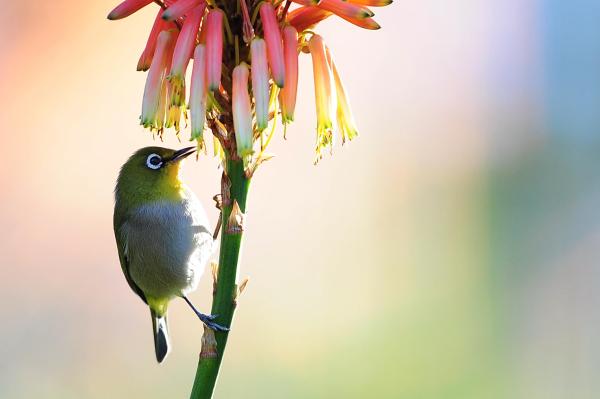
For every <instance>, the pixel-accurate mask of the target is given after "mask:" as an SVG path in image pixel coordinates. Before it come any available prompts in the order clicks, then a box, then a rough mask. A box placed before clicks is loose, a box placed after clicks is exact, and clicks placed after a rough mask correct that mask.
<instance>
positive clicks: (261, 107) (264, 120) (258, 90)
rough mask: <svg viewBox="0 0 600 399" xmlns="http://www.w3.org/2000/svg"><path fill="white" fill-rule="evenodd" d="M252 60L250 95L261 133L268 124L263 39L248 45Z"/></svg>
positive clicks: (265, 63)
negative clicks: (252, 98) (252, 97)
mask: <svg viewBox="0 0 600 399" xmlns="http://www.w3.org/2000/svg"><path fill="white" fill-rule="evenodd" d="M250 56H251V58H252V66H251V73H252V94H254V104H255V108H256V111H255V114H256V127H257V128H258V130H260V131H262V130H265V129H266V128H267V125H268V124H269V67H268V65H267V45H266V43H265V41H264V40H263V39H260V38H255V39H253V40H252V42H251V43H250Z"/></svg>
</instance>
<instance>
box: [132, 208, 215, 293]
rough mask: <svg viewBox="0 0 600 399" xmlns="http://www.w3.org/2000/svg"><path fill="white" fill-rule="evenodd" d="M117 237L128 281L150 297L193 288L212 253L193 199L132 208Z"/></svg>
mask: <svg viewBox="0 0 600 399" xmlns="http://www.w3.org/2000/svg"><path fill="white" fill-rule="evenodd" d="M122 236H123V238H124V239H125V241H126V244H127V256H128V258H129V263H130V274H131V277H132V279H133V280H134V282H135V283H136V284H137V285H138V286H139V287H140V288H141V289H142V291H144V293H145V294H146V295H147V296H150V297H157V298H161V297H167V296H176V295H181V294H182V293H183V294H185V293H186V292H188V291H190V290H193V289H195V288H196V285H197V284H198V280H199V278H200V276H201V275H202V273H203V271H204V266H205V264H206V262H207V260H208V258H209V257H210V254H211V252H212V249H211V248H212V235H211V232H210V227H209V224H208V220H207V218H206V215H205V213H204V210H203V208H202V206H201V205H200V203H199V202H198V201H197V200H196V199H195V198H191V199H190V198H184V199H182V200H181V201H176V202H173V201H163V202H154V203H150V204H146V205H143V206H140V207H138V208H136V209H135V210H133V211H132V212H131V213H130V215H128V218H127V222H126V223H125V224H124V226H123V232H122Z"/></svg>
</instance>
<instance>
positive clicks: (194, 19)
mask: <svg viewBox="0 0 600 399" xmlns="http://www.w3.org/2000/svg"><path fill="white" fill-rule="evenodd" d="M180 1H181V0H180ZM178 3H179V2H178ZM178 3H175V4H178ZM205 7H206V3H203V4H201V5H199V6H196V7H195V8H194V9H192V10H190V12H189V13H188V14H187V17H186V18H185V21H184V23H183V27H182V28H181V33H180V34H179V37H178V38H177V44H175V50H174V52H173V62H172V66H171V74H170V75H169V81H170V82H171V86H172V89H173V94H172V96H171V105H177V106H182V105H184V103H185V71H186V69H187V66H188V63H189V62H190V58H191V57H192V52H193V51H194V44H195V43H196V36H197V35H198V29H200V21H202V16H203V15H204V9H205ZM167 11H168V10H167Z"/></svg>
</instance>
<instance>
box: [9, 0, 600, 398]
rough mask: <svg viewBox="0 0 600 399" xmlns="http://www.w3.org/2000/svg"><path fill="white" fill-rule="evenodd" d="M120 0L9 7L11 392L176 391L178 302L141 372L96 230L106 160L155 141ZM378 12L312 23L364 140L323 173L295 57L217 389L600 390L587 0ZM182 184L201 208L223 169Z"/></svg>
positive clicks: (127, 311) (197, 171)
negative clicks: (369, 26)
mask: <svg viewBox="0 0 600 399" xmlns="http://www.w3.org/2000/svg"><path fill="white" fill-rule="evenodd" d="M115 4H116V2H115V1H109V0H94V1H88V2H84V3H82V2H78V1H74V0H55V1H52V2H40V1H34V0H23V1H4V2H3V3H2V13H0V87H1V90H0V117H1V119H2V120H3V121H4V122H3V127H2V133H1V134H2V137H3V148H2V167H1V168H0V187H1V190H2V199H1V206H0V220H2V235H1V236H2V238H1V240H0V298H1V300H2V307H1V308H0V320H1V321H0V326H1V328H0V342H1V344H0V397H1V398H3V399H4V398H6V399H17V398H31V397H44V398H49V399H52V398H62V399H68V398H92V399H93V398H107V397H108V398H166V397H168V398H185V397H187V396H188V394H189V391H190V388H191V385H192V380H193V376H194V373H195V368H196V362H197V357H198V353H199V349H200V337H201V333H202V327H201V324H200V323H199V322H198V320H197V319H196V317H195V316H194V314H192V313H191V312H190V311H189V310H188V309H187V307H186V305H185V304H184V303H182V302H175V303H173V305H172V306H171V310H170V312H171V313H170V322H171V333H172V335H173V337H172V339H173V344H174V345H173V346H174V348H173V351H172V353H171V354H170V356H169V358H168V359H167V361H166V363H164V364H162V365H160V366H159V365H157V364H156V362H155V360H154V353H153V348H152V334H151V323H150V318H149V315H148V311H147V309H146V308H145V306H144V305H143V303H142V302H141V301H140V300H139V299H138V298H137V297H135V295H134V294H132V292H131V291H130V289H129V287H128V286H127V284H126V282H125V279H124V278H123V276H122V274H121V269H120V266H119V263H118V258H117V253H116V248H115V245H114V238H113V232H112V207H113V199H112V190H113V185H114V182H115V178H116V175H117V171H118V168H119V167H120V165H121V164H122V163H123V162H124V161H125V159H126V158H127V157H128V155H129V154H130V153H132V152H133V151H134V150H136V149H137V148H139V147H142V146H146V145H151V144H155V142H153V141H152V138H151V136H150V135H149V134H148V133H147V132H145V131H143V129H142V128H141V127H139V126H138V124H137V122H138V119H137V118H138V115H139V112H140V109H141V97H142V91H143V86H144V81H145V74H143V73H138V72H136V71H135V66H136V63H137V59H138V56H139V53H140V52H141V50H142V48H143V46H144V43H145V40H146V37H147V33H148V29H149V27H150V24H151V22H152V20H153V13H154V11H153V10H151V9H148V10H144V11H142V12H140V13H138V14H136V15H134V16H132V17H130V18H128V19H126V20H124V21H117V22H109V21H107V20H106V18H105V16H106V14H107V13H108V11H110V10H111V9H112V8H113V6H114V5H115ZM375 11H376V13H377V15H376V19H377V20H378V22H379V23H380V24H381V25H382V26H383V29H381V30H379V31H376V32H367V31H362V30H360V29H358V28H355V27H353V26H352V25H350V24H347V23H344V22H341V21H340V20H334V19H333V18H332V19H330V20H328V21H326V22H325V23H323V24H322V25H321V26H320V29H319V31H320V32H321V33H322V34H323V35H324V36H325V38H326V40H327V41H328V43H329V45H330V47H331V49H332V51H333V54H334V56H335V58H336V60H337V64H338V66H339V69H340V73H341V74H342V77H343V79H344V80H345V83H346V86H347V91H348V92H349V95H350V97H351V100H352V104H353V108H354V111H355V116H356V119H357V123H358V125H359V128H360V129H361V136H360V137H359V138H358V139H357V140H356V141H354V142H352V143H351V144H349V145H346V146H344V148H341V146H337V147H336V148H335V149H334V155H333V157H329V156H328V157H325V159H323V161H322V162H321V163H320V164H319V165H318V166H316V167H315V166H313V164H312V159H313V144H314V135H315V133H314V127H315V124H316V122H315V116H314V104H313V93H312V90H313V89H312V82H311V80H310V78H309V76H310V60H309V58H308V57H303V59H302V65H301V82H300V93H299V105H298V110H297V115H298V117H297V118H296V119H297V122H296V123H294V124H293V125H292V126H291V127H290V128H289V129H288V139H287V141H284V140H283V139H282V138H281V137H278V138H277V140H276V142H275V143H274V145H273V147H272V151H273V152H275V153H276V154H277V157H276V158H275V159H273V160H272V161H270V162H268V163H266V164H265V166H264V167H262V168H261V169H260V170H259V173H257V175H256V177H255V179H254V181H253V185H252V187H251V194H250V201H249V204H248V209H249V211H248V221H249V225H248V228H247V235H246V240H245V244H244V245H245V246H244V251H243V252H244V253H243V263H242V266H241V271H240V277H242V278H243V277H246V276H247V277H249V278H250V283H249V285H248V287H247V289H246V291H245V292H244V294H243V296H242V298H241V300H240V305H239V307H238V312H237V316H236V320H235V325H234V328H233V332H232V334H231V336H230V341H229V342H230V344H229V346H228V350H227V354H226V356H225V361H224V366H223V369H222V373H221V376H220V380H219V384H218V387H217V391H216V395H215V396H216V398H291V399H294V398H419V399H429V398H431V399H434V398H435V399H439V398H478V399H480V398H486V399H487V398H511V399H512V398H530V399H531V398H536V399H537V398H543V399H546V398H551V399H552V398H569V399H571V398H576V399H579V398H597V397H600V396H599V395H600V380H599V379H598V378H597V376H598V375H599V373H600V342H599V341H598V338H597V337H598V336H599V335H600V313H599V312H598V309H599V306H600V290H598V289H597V288H596V287H597V286H598V285H599V284H600V280H599V279H600V266H599V264H598V252H599V248H600V214H599V213H598V211H597V209H598V203H599V201H600V180H599V179H598V170H599V168H600V156H599V154H600V112H599V111H598V110H599V108H600V24H599V23H598V19H599V18H600V3H599V2H594V1H585V0H574V1H569V2H565V1H559V0H545V1H544V0H538V1H535V0H504V1H491V0H477V1H475V0H456V1H452V2H449V1H446V0H421V1H399V0H397V1H396V2H395V3H394V4H393V5H392V6H390V7H387V8H384V9H380V10H375ZM186 133H187V131H186ZM184 136H185V133H184ZM184 144H186V142H185V141H184V142H183V143H179V142H178V141H177V140H176V139H175V138H174V137H173V135H172V134H168V135H167V138H166V140H165V145H167V146H171V147H181V146H183V145H184ZM184 175H185V178H186V179H187V181H188V183H189V184H190V185H191V186H192V188H193V189H194V190H195V191H196V193H197V194H198V196H199V197H200V198H201V199H202V200H203V201H204V203H205V204H206V206H207V208H208V210H209V213H210V217H211V220H212V222H213V223H214V222H215V221H216V218H217V212H216V210H214V209H213V208H212V201H211V197H212V196H213V195H214V194H215V193H216V192H217V190H218V187H219V178H220V171H219V170H218V169H217V162H216V161H215V160H214V159H212V158H211V157H201V158H200V160H199V161H198V162H195V161H188V162H187V163H186V165H185V168H184ZM210 284H211V282H210V278H209V276H205V278H204V279H203V281H202V283H201V286H200V289H199V290H198V291H197V292H195V293H194V294H193V295H192V299H193V300H194V301H195V302H197V304H198V305H199V306H200V308H201V309H204V310H207V309H209V306H210Z"/></svg>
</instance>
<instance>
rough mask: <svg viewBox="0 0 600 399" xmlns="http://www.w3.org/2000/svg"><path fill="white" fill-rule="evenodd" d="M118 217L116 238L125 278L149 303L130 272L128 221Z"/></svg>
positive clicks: (115, 219) (115, 220) (115, 224)
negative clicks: (126, 226) (120, 221)
mask: <svg viewBox="0 0 600 399" xmlns="http://www.w3.org/2000/svg"><path fill="white" fill-rule="evenodd" d="M117 219H118V218H117V215H116V214H115V218H114V229H115V238H116V239H117V250H118V252H119V260H120V261H121V269H122V270H123V274H124V275H125V279H126V280H127V283H128V284H129V286H130V287H131V289H132V290H133V292H135V293H136V294H138V295H139V297H140V298H142V301H144V303H148V302H147V301H146V296H145V295H144V292H143V291H142V290H141V289H140V287H138V286H137V285H136V284H135V282H134V281H133V279H132V278H131V275H130V274H129V254H128V246H127V229H126V228H124V227H125V224H126V222H123V223H119V222H118V220H117Z"/></svg>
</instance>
